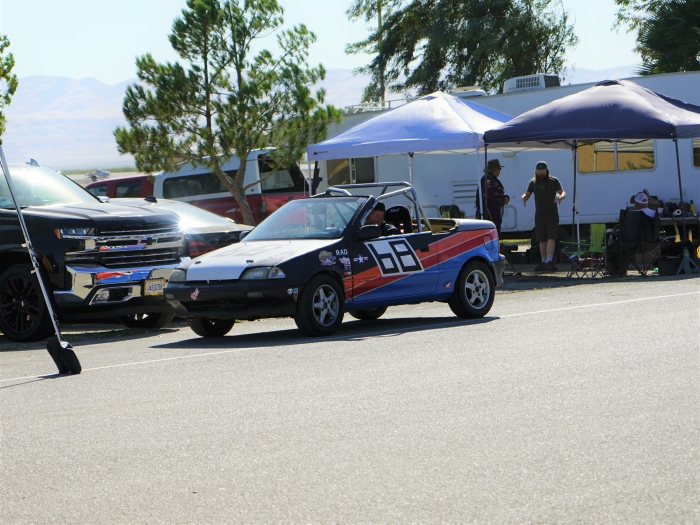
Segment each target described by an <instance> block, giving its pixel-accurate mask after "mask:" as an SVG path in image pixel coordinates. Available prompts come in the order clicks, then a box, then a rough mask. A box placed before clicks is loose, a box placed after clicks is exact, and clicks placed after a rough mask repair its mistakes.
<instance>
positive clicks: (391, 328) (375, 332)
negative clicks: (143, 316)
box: [152, 316, 498, 349]
mask: <svg viewBox="0 0 700 525" xmlns="http://www.w3.org/2000/svg"><path fill="white" fill-rule="evenodd" d="M497 319H498V317H485V318H482V319H469V320H467V319H459V318H455V317H452V316H450V317H429V318H420V317H419V318H392V319H377V320H376V321H351V322H344V323H343V324H342V325H341V326H340V328H339V329H338V331H337V332H336V333H335V334H333V335H331V336H328V337H307V336H305V335H303V334H302V333H301V332H300V331H299V330H298V329H296V328H294V329H287V330H278V331H274V332H259V333H254V334H243V335H235V330H236V326H235V325H234V327H233V328H232V330H231V332H229V335H226V336H224V337H211V338H209V337H199V336H195V334H194V332H193V333H192V335H193V336H194V337H193V338H192V339H184V340H181V341H175V342H172V343H164V344H159V345H153V347H152V348H207V349H213V348H221V349H223V348H227V349H228V348H261V347H272V346H294V345H300V344H304V343H317V342H324V341H337V340H343V341H364V340H365V339H368V338H371V337H391V336H396V335H402V334H407V333H412V332H423V331H427V330H439V329H441V328H451V327H455V326H472V325H480V324H485V323H489V322H491V321H495V320H497Z"/></svg>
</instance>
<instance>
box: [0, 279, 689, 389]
mask: <svg viewBox="0 0 700 525" xmlns="http://www.w3.org/2000/svg"><path fill="white" fill-rule="evenodd" d="M698 294H700V292H685V293H676V294H671V295H657V296H654V297H641V298H637V299H625V300H623V301H612V302H608V303H595V304H584V305H579V306H565V307H563V308H552V309H550V310H537V311H535V312H521V313H519V314H505V315H499V316H496V319H507V318H509V317H522V316H525V315H539V314H545V313H554V312H564V311H567V310H579V309H584V308H599V307H603V306H616V305H620V304H627V303H634V302H641V301H653V300H657V299H671V298H675V297H683V296H689V295H698ZM462 321H463V320H462V319H456V320H454V321H447V322H444V323H439V324H434V325H431V326H430V328H443V327H449V326H454V325H456V324H459V323H461V322H462ZM395 333H397V331H396V329H393V330H384V331H381V332H371V333H366V334H356V335H352V336H348V335H345V336H336V337H328V338H325V339H320V340H318V342H328V341H340V340H350V341H352V340H355V339H361V338H364V337H376V336H382V335H388V334H395ZM308 342H309V341H308V340H305V341H300V342H299V344H306V343H308ZM255 348H258V347H250V348H232V349H228V350H221V351H219V352H206V353H203V354H192V355H184V356H178V357H164V358H161V359H150V360H148V361H134V362H131V363H121V364H117V365H106V366H95V367H92V368H84V369H83V372H92V371H95V370H106V369H108V368H121V367H125V366H136V365H146V364H150V363H164V362H166V361H177V360H180V359H193V358H196V357H207V356H213V355H222V354H231V353H234V352H243V351H246V350H253V349H255ZM52 375H55V374H44V375H39V376H24V377H15V378H12V379H0V383H7V382H9V381H22V380H26V379H40V378H43V377H49V376H52Z"/></svg>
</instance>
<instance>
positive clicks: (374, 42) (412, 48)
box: [347, 0, 578, 101]
mask: <svg viewBox="0 0 700 525" xmlns="http://www.w3.org/2000/svg"><path fill="white" fill-rule="evenodd" d="M553 3H554V2H553V1H552V0H391V4H390V7H391V10H390V13H389V14H388V15H387V17H386V18H385V20H384V23H383V25H382V28H381V31H374V32H372V33H371V34H370V35H369V37H368V38H366V39H365V40H363V41H361V42H357V43H355V44H352V45H350V46H348V48H347V51H348V52H350V53H359V52H368V53H372V52H376V56H375V58H374V59H373V60H372V62H371V63H370V64H368V65H367V66H364V67H362V68H359V70H358V71H359V72H362V73H369V74H370V75H371V76H372V83H371V84H370V85H369V86H368V87H367V89H366V90H365V100H367V101H376V100H378V97H379V89H378V86H380V79H381V78H383V79H384V81H385V82H386V83H387V84H389V87H388V89H389V91H391V92H395V93H401V92H408V91H411V90H416V91H417V92H418V94H426V93H430V92H432V91H435V90H438V89H439V90H445V89H449V88H453V87H458V86H469V85H476V84H480V85H481V86H483V87H484V89H486V90H487V91H490V92H495V91H500V90H501V89H502V85H503V82H504V81H505V80H507V79H508V78H511V77H514V76H521V75H529V74H532V73H552V72H557V73H560V74H563V73H564V53H565V52H566V49H568V48H570V47H573V46H575V45H576V44H577V43H578V38H577V37H576V35H575V34H574V32H573V27H572V26H571V25H570V24H569V17H568V13H567V12H566V11H565V10H564V9H563V7H562V8H561V10H560V11H557V10H556V9H553V8H552V7H551V4H553ZM559 5H560V4H559ZM560 6H561V5H560ZM363 7H364V10H363ZM356 8H357V9H356ZM374 12H375V11H373V10H372V5H371V0H356V1H355V4H353V7H352V8H351V10H350V11H349V15H350V16H351V17H353V16H354V17H355V18H357V17H358V16H360V15H361V14H362V13H365V14H366V16H370V15H371V13H374Z"/></svg>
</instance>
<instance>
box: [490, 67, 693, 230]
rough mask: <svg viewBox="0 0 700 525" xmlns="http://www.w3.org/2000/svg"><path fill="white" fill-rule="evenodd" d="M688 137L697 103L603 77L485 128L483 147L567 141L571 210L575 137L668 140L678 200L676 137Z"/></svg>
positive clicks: (680, 181) (577, 142)
mask: <svg viewBox="0 0 700 525" xmlns="http://www.w3.org/2000/svg"><path fill="white" fill-rule="evenodd" d="M693 137H700V106H695V105H693V104H688V103H686V102H683V101H681V100H677V99H674V98H671V97H667V96H665V95H662V94H660V93H656V92H654V91H651V90H649V89H646V88H644V87H642V86H640V85H639V84H635V83H634V82H630V81H628V80H606V81H604V82H601V83H599V84H597V85H596V86H594V87H592V88H589V89H587V90H585V91H581V92H579V93H576V94H573V95H569V96H568V97H564V98H560V99H558V100H554V101H552V102H549V103H548V104H544V105H542V106H539V107H537V108H535V109H532V110H530V111H527V112H525V113H523V114H522V115H520V116H518V117H516V118H514V119H513V120H511V121H509V122H507V123H505V124H502V125H500V126H498V127H496V128H493V129H491V130H489V131H487V132H486V133H485V134H484V143H485V146H484V147H485V149H488V146H489V145H492V144H493V145H498V144H503V143H516V144H518V145H520V146H525V147H527V146H542V145H554V144H561V145H564V144H565V145H568V146H569V147H571V148H572V149H573V151H574V210H573V212H574V216H575V215H576V212H577V211H576V204H577V202H576V150H577V149H578V145H579V142H585V143H592V142H600V141H625V140H626V141H641V140H649V139H671V140H673V141H674V143H675V146H676V164H677V167H678V187H679V190H680V200H681V201H682V200H683V183H682V179H681V168H680V159H679V156H678V139H683V138H693ZM683 219H684V220H683V230H684V236H685V235H686V232H685V218H683ZM572 222H573V221H572Z"/></svg>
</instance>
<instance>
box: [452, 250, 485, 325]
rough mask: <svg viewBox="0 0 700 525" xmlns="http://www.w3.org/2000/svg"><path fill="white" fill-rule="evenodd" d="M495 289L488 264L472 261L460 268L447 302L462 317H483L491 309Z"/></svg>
mask: <svg viewBox="0 0 700 525" xmlns="http://www.w3.org/2000/svg"><path fill="white" fill-rule="evenodd" d="M495 291H496V283H495V282H494V279H493V275H492V274H491V270H489V268H488V266H486V265H485V264H484V263H482V262H481V261H472V262H470V263H467V264H466V265H465V266H464V268H462V271H461V272H460V274H459V277H458V278H457V286H456V287H455V292H454V294H452V297H450V300H449V301H448V304H449V305H450V309H451V310H452V312H454V314H455V315H456V316H457V317H461V318H462V319H473V318H476V317H483V316H485V315H486V314H487V313H488V312H489V310H491V306H492V305H493V298H494V295H495Z"/></svg>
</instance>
